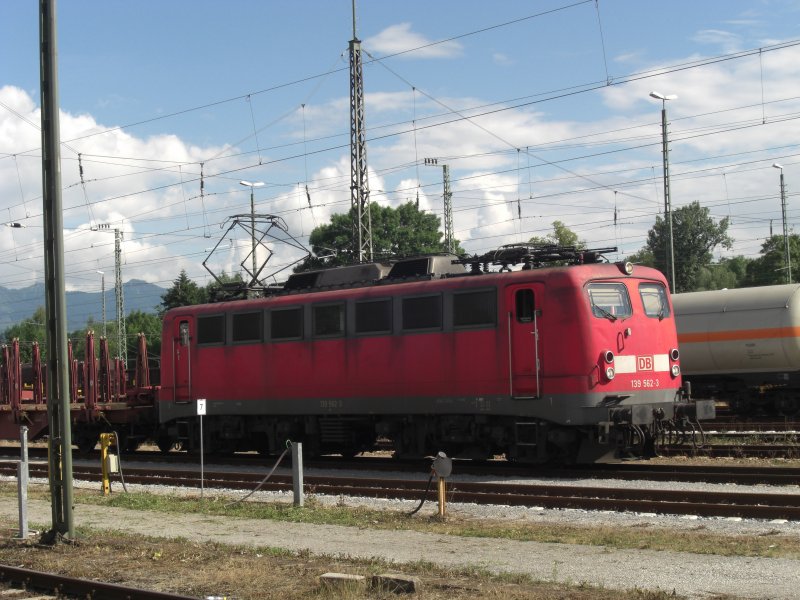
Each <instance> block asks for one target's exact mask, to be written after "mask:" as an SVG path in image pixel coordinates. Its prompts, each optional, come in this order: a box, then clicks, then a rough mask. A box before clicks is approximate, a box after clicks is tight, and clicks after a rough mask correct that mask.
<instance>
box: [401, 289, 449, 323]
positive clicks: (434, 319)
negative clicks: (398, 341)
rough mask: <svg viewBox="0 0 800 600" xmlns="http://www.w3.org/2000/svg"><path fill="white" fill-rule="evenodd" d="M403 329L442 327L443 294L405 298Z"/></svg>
mask: <svg viewBox="0 0 800 600" xmlns="http://www.w3.org/2000/svg"><path fill="white" fill-rule="evenodd" d="M402 312H403V329H405V330H414V329H441V328H442V296H441V295H440V294H436V295H435V296H421V297H418V298H403V305H402Z"/></svg>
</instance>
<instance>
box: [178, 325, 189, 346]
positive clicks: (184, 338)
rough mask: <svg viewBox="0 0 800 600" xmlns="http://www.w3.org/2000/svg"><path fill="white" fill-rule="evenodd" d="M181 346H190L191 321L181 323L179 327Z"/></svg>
mask: <svg viewBox="0 0 800 600" xmlns="http://www.w3.org/2000/svg"><path fill="white" fill-rule="evenodd" d="M179 331H180V336H181V346H188V345H189V321H181V324H180V326H179Z"/></svg>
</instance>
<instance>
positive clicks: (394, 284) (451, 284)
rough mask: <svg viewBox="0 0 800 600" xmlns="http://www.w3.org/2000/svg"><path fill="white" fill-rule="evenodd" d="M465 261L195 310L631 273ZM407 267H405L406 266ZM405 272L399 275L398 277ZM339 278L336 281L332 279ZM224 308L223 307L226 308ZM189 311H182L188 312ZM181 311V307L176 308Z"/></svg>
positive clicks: (577, 282) (618, 268)
mask: <svg viewBox="0 0 800 600" xmlns="http://www.w3.org/2000/svg"><path fill="white" fill-rule="evenodd" d="M429 258H436V259H446V260H447V261H451V262H453V261H455V260H456V259H455V257H454V256H453V255H436V256H435V257H417V259H414V260H416V261H417V262H416V264H417V266H419V265H421V264H422V262H420V259H426V260H427V259H429ZM462 261H463V259H459V260H458V262H456V263H455V264H454V266H455V267H457V268H455V269H450V272H447V273H439V274H437V273H435V272H433V273H429V272H425V273H422V274H416V273H413V272H412V274H410V275H408V276H403V277H400V276H396V277H391V276H390V275H386V276H384V277H382V278H380V279H376V280H373V281H363V280H362V281H358V282H356V283H352V284H339V285H331V286H328V287H316V288H300V289H288V290H287V289H283V290H281V291H280V292H278V293H275V294H270V295H268V296H266V297H261V298H256V299H248V300H230V301H226V302H220V303H216V304H207V305H198V306H195V307H194V308H193V310H195V311H199V312H216V311H221V310H230V309H235V308H239V307H241V308H244V307H245V306H247V305H248V304H249V303H252V302H254V301H256V300H257V301H260V303H264V302H266V303H268V304H294V303H297V302H305V301H312V302H324V301H326V299H331V300H333V299H334V297H335V298H336V299H341V298H342V297H343V296H344V297H350V296H352V295H353V294H358V293H359V291H360V292H363V293H364V295H369V296H390V295H395V294H399V293H403V292H404V291H405V293H411V294H418V293H425V292H426V291H431V292H433V291H439V290H443V289H454V288H455V289H458V288H464V287H486V286H497V285H503V284H507V283H514V282H515V281H516V282H522V281H526V282H533V281H539V282H543V283H544V282H547V283H549V284H550V285H553V284H555V283H556V282H557V281H558V282H559V283H558V284H556V285H558V286H562V285H565V286H570V287H581V286H582V285H583V284H584V283H585V282H587V281H589V280H596V279H619V278H626V277H629V276H630V275H629V274H628V273H627V272H626V264H625V263H609V262H602V263H601V262H593V263H588V264H586V263H584V264H578V265H567V266H563V265H558V266H548V267H543V268H536V269H534V268H530V267H529V268H527V269H526V268H523V269H518V270H513V271H512V270H510V268H509V266H508V265H507V266H506V267H505V268H503V269H501V270H499V271H488V272H487V271H483V270H481V271H480V272H476V271H467V270H466V269H465V268H464V266H463V264H461V262H462ZM428 264H429V265H436V264H439V265H441V264H442V260H434V261H430V262H429V263H428ZM364 266H365V265H357V267H359V268H362V267H364ZM368 266H370V269H367V271H360V272H362V273H363V272H380V271H382V270H384V269H385V267H386V265H381V266H380V267H376V268H374V269H373V268H371V264H370V265H368ZM406 267H407V265H406ZM347 269H352V266H351V267H339V268H335V269H329V270H327V271H323V272H328V271H334V272H339V273H340V274H339V275H337V277H338V278H339V279H342V278H343V277H342V275H341V271H343V270H347ZM398 272H403V271H402V270H401V271H395V273H398ZM633 276H635V277H639V278H645V279H651V280H657V281H661V282H662V283H663V282H664V276H663V275H662V274H661V273H660V272H659V271H657V270H655V269H652V268H650V267H645V266H641V265H637V266H636V267H634V270H633ZM331 280H335V279H331ZM223 305H224V307H223ZM187 308H188V307H183V310H184V311H185V310H186V309H187ZM173 310H179V309H173Z"/></svg>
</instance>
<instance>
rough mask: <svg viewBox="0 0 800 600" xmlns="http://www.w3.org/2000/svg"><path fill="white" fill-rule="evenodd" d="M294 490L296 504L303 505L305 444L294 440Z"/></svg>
mask: <svg viewBox="0 0 800 600" xmlns="http://www.w3.org/2000/svg"><path fill="white" fill-rule="evenodd" d="M292 492H293V493H294V505H295V506H303V502H304V499H303V444H302V443H299V442H292Z"/></svg>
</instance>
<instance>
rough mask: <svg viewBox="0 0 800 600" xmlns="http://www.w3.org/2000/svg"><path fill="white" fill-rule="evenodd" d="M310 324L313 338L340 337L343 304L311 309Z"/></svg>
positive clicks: (323, 305) (342, 329)
mask: <svg viewBox="0 0 800 600" xmlns="http://www.w3.org/2000/svg"><path fill="white" fill-rule="evenodd" d="M312 324H313V331H314V336H315V337H328V336H334V335H342V334H343V333H344V304H322V305H319V306H314V307H312Z"/></svg>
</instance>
